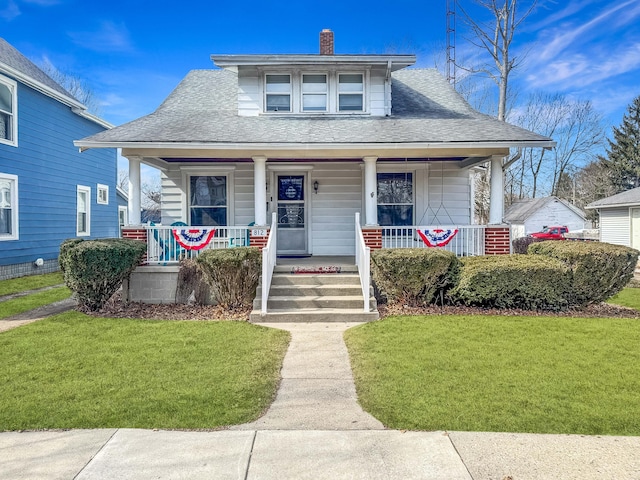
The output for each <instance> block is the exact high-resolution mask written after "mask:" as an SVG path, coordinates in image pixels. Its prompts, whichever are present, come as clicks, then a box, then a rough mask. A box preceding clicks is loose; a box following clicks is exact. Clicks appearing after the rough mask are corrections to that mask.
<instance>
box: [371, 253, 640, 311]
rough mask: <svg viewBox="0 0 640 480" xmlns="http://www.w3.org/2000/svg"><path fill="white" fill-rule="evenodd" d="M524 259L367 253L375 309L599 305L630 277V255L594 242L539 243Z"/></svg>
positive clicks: (635, 255)
mask: <svg viewBox="0 0 640 480" xmlns="http://www.w3.org/2000/svg"><path fill="white" fill-rule="evenodd" d="M528 253H529V254H528V255H518V254H516V255H496V256H485V257H469V258H464V259H462V260H460V259H457V258H456V257H455V256H454V255H453V254H452V253H450V252H446V251H442V250H430V249H412V250H377V251H374V252H372V254H371V271H372V279H373V284H374V291H375V293H376V298H377V300H378V302H379V303H390V304H392V303H402V304H409V305H423V304H428V303H435V302H436V301H437V300H438V298H441V299H443V300H445V301H446V302H447V303H449V304H464V305H474V306H481V307H493V308H522V309H546V310H563V309H566V308H569V307H583V306H586V305H589V304H591V303H598V302H602V301H604V300H606V299H607V298H609V297H611V296H613V295H615V294H616V293H618V292H619V291H620V290H622V288H623V287H624V286H625V285H626V284H627V283H628V282H629V280H630V279H631V278H632V277H633V272H634V269H635V266H636V264H637V262H638V254H639V252H638V251H637V250H634V249H631V248H627V247H622V246H618V245H610V244H605V243H599V242H560V241H546V242H539V243H534V244H531V245H530V246H528Z"/></svg>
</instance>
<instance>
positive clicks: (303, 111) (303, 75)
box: [300, 71, 331, 114]
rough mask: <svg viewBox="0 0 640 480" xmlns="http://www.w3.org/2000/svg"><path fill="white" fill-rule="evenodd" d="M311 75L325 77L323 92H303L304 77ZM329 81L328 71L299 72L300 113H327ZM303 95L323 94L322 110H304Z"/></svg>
mask: <svg viewBox="0 0 640 480" xmlns="http://www.w3.org/2000/svg"><path fill="white" fill-rule="evenodd" d="M312 75H316V76H317V75H323V76H324V78H325V83H324V85H325V89H324V92H305V91H304V77H305V76H312ZM330 83H331V76H330V75H329V72H311V71H310V72H300V113H305V114H309V113H310V114H313V113H327V112H329V84H330ZM305 95H316V96H320V95H324V110H305V109H304V97H305Z"/></svg>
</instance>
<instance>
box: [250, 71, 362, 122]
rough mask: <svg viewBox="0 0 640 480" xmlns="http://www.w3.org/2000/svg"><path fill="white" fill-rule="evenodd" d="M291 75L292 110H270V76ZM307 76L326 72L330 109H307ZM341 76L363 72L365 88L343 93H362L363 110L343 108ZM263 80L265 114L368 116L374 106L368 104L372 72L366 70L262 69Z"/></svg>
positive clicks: (327, 101) (327, 105) (263, 110)
mask: <svg viewBox="0 0 640 480" xmlns="http://www.w3.org/2000/svg"><path fill="white" fill-rule="evenodd" d="M269 75H288V76H289V80H290V84H289V85H290V89H289V96H290V97H289V100H290V101H289V107H290V110H289V111H277V112H276V111H269V110H267V76H269ZM305 75H325V76H326V79H327V89H326V92H325V95H326V109H325V110H324V111H322V110H304V106H303V103H304V95H305V94H304V93H303V79H304V76H305ZM340 75H361V76H362V90H360V91H357V92H342V94H354V95H361V96H362V110H340V103H339V102H340V94H341V92H340ZM261 76H262V81H261V84H260V89H261V92H262V105H261V112H260V114H261V115H336V116H337V115H368V114H370V105H369V104H368V98H369V90H370V88H371V85H370V71H369V69H363V70H344V71H341V70H336V69H335V68H326V69H324V70H322V69H317V68H316V69H309V70H304V69H303V70H294V69H291V68H289V69H283V70H268V71H264V72H261Z"/></svg>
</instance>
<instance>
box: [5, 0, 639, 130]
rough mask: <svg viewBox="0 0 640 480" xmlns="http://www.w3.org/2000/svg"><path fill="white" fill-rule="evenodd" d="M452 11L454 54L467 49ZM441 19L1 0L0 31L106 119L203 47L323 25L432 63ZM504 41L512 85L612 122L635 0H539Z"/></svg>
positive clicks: (151, 102) (164, 86)
mask: <svg viewBox="0 0 640 480" xmlns="http://www.w3.org/2000/svg"><path fill="white" fill-rule="evenodd" d="M521 3H522V4H523V5H525V4H526V3H527V2H526V0H521ZM462 4H463V5H465V6H466V7H467V8H468V11H469V12H471V13H473V14H474V15H476V14H477V18H478V19H482V18H483V15H485V13H484V11H482V10H478V9H477V7H474V4H473V2H472V0H462ZM461 17H462V15H461V14H460V12H458V16H457V18H458V22H457V42H456V43H457V54H458V58H459V59H460V58H469V57H470V56H472V55H473V54H474V53H473V51H472V50H471V47H470V46H469V45H468V43H467V42H466V40H465V38H466V37H467V35H466V32H465V26H464V23H463V22H462V18H461ZM445 23H446V12H445V0H437V1H424V0H420V1H414V0H396V1H395V2H382V1H378V0H372V1H368V2H361V1H352V0H342V1H334V0H324V1H322V2H304V1H303V2H291V1H288V0H272V1H269V2H255V1H252V0H245V1H244V2H237V3H236V2H228V1H225V2H220V1H215V0H214V1H211V0H210V1H199V0H192V1H187V2H184V3H181V2H177V3H176V2H175V1H172V2H168V1H165V0H155V1H153V2H150V1H148V2H141V1H136V0H128V1H120V0H111V1H102V2H94V1H87V0H0V35H1V36H2V37H4V38H5V39H6V40H7V41H8V42H9V43H11V44H12V45H13V46H15V47H16V48H17V49H18V50H20V51H21V52H22V53H23V54H25V55H26V56H27V57H29V58H30V59H31V60H33V61H35V62H36V63H40V62H42V61H45V60H46V61H49V62H51V63H52V64H53V65H54V66H56V67H57V68H58V69H60V70H63V71H66V72H70V73H72V74H75V75H77V76H79V77H82V78H84V79H85V80H86V81H87V82H88V84H89V85H90V86H91V88H92V90H93V91H94V93H95V94H96V95H97V97H98V98H99V99H100V100H101V103H102V110H101V116H102V117H103V118H105V119H106V120H107V121H110V122H111V123H114V124H116V125H118V124H122V123H125V122H127V121H129V120H133V119H134V118H137V117H139V116H142V115H145V114H147V113H150V112H152V111H153V110H154V109H155V108H156V107H157V106H158V105H159V104H160V102H161V101H162V100H163V99H164V98H165V97H166V96H167V95H168V94H169V93H170V92H171V90H172V89H173V88H174V87H175V86H176V85H177V84H178V82H179V81H180V80H181V79H182V78H183V77H184V76H185V75H186V73H187V72H188V71H189V70H191V69H207V68H212V63H211V61H210V59H209V56H210V54H212V53H216V54H234V53H317V52H318V34H319V32H320V30H322V29H323V28H330V29H332V30H333V31H334V32H335V36H336V38H335V43H336V53H415V54H416V55H417V56H418V62H417V65H418V66H424V67H431V66H433V65H434V58H439V59H440V60H439V61H440V62H442V59H443V58H444V57H443V55H444V54H443V53H442V52H443V51H444V47H445V40H446V33H445V27H446V24H445ZM513 52H514V53H515V54H516V55H517V56H518V57H521V58H524V60H523V63H522V65H521V67H520V68H519V69H518V70H516V71H514V73H513V77H512V79H513V85H514V86H515V87H516V88H517V89H518V91H519V92H520V93H519V94H520V95H523V94H525V95H526V94H527V93H528V92H531V91H535V90H544V91H547V92H552V93H555V92H561V93H565V94H567V95H569V96H571V97H572V98H576V99H580V100H591V101H592V102H593V103H594V105H595V107H596V108H597V109H598V110H599V111H600V112H601V113H602V114H603V115H604V117H605V121H606V122H607V124H609V125H619V124H620V122H621V120H622V115H623V113H624V111H625V110H626V107H627V105H628V104H629V103H630V102H631V101H632V100H633V98H634V97H636V96H637V95H640V0H618V1H611V0H540V1H539V2H538V7H537V8H536V10H535V12H534V13H533V14H532V15H531V16H530V17H529V18H528V19H527V21H526V23H525V24H523V26H522V28H521V29H520V30H519V31H518V33H517V37H516V41H515V43H514V45H513Z"/></svg>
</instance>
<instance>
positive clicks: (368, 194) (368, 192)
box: [362, 157, 378, 225]
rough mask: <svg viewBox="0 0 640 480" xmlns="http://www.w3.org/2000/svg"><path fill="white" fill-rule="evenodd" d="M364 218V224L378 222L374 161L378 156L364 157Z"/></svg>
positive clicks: (375, 223)
mask: <svg viewBox="0 0 640 480" xmlns="http://www.w3.org/2000/svg"><path fill="white" fill-rule="evenodd" d="M362 160H364V214H365V215H364V218H365V222H364V223H365V225H377V224H378V182H377V176H376V162H377V161H378V157H364V158H363V159H362Z"/></svg>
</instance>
